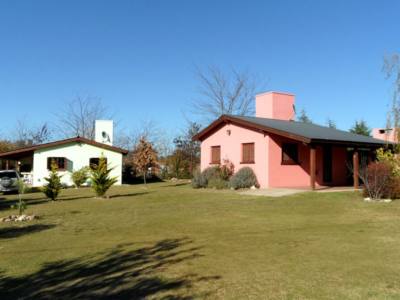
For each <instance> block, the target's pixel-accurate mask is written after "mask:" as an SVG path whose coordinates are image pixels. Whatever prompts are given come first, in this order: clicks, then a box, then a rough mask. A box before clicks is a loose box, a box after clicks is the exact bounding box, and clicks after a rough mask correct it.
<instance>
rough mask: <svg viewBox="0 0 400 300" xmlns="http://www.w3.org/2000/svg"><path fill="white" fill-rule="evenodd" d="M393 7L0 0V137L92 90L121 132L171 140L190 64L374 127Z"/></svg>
mask: <svg viewBox="0 0 400 300" xmlns="http://www.w3.org/2000/svg"><path fill="white" fill-rule="evenodd" d="M399 11H400V2H399V1H389V0H386V1H337V0H336V1H317V0H314V1H304V0H303V1H295V0H293V1H183V0H182V1H172V0H171V1H161V0H160V1H133V0H131V1H122V0H120V1H99V0H97V1H71V0H69V1H41V0H31V1H11V0H10V1H5V0H2V1H0V103H1V108H2V109H1V110H2V112H3V113H2V117H1V119H0V126H1V128H2V133H3V134H4V133H7V130H8V129H9V128H10V127H11V124H13V123H14V122H15V120H16V119H17V118H26V119H27V120H28V121H29V122H31V123H32V124H35V123H40V122H43V121H52V122H55V121H56V119H55V117H54V112H58V113H60V112H62V110H63V103H65V101H68V100H71V99H73V98H74V97H75V96H76V95H92V96H97V97H100V98H102V100H103V102H104V103H105V104H106V105H107V106H109V107H110V109H111V110H112V111H113V112H115V116H116V118H117V119H118V120H119V121H120V124H121V126H122V127H123V128H126V129H133V128H135V127H136V126H138V125H139V124H140V121H141V120H154V121H155V122H156V123H158V124H159V126H160V127H163V128H165V130H166V131H167V132H168V133H169V134H171V135H173V134H174V133H175V132H178V131H179V128H181V127H183V126H184V125H185V120H184V117H183V112H186V114H187V115H188V117H189V118H193V119H195V118H196V117H194V116H193V117H192V116H190V114H188V111H189V110H190V102H191V101H192V100H193V99H194V98H196V96H197V95H198V94H197V82H196V78H195V76H194V74H193V73H194V69H195V67H194V66H195V65H198V66H207V65H218V66H220V67H221V68H230V67H235V68H237V69H242V70H248V71H250V72H253V73H255V74H257V76H259V77H261V78H265V79H266V80H267V81H268V83H267V85H266V88H265V89H266V90H278V91H286V92H291V93H294V94H295V95H296V104H297V107H298V108H304V109H305V110H306V111H307V113H308V114H309V116H310V117H311V119H313V120H314V121H315V122H317V123H325V121H326V118H327V117H330V118H332V119H333V120H335V121H336V123H337V125H338V127H339V128H342V129H348V128H349V127H350V126H351V125H352V123H353V122H354V120H355V119H359V118H364V119H365V120H367V122H368V123H369V124H370V125H371V126H373V127H379V126H383V125H384V124H385V113H386V110H387V105H388V103H389V101H390V94H391V84H390V82H388V81H387V80H385V78H384V74H383V73H382V72H381V68H382V62H383V56H384V55H385V54H390V53H393V52H399V51H400V39H399V28H400V19H399V18H398V12H399Z"/></svg>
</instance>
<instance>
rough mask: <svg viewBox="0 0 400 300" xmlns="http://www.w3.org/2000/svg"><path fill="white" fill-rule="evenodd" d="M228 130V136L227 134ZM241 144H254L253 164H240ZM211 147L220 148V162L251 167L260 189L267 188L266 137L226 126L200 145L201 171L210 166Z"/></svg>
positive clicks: (237, 127)
mask: <svg viewBox="0 0 400 300" xmlns="http://www.w3.org/2000/svg"><path fill="white" fill-rule="evenodd" d="M228 130H230V135H229V134H228ZM242 143H254V157H255V163H254V164H242V163H241V158H242V145H241V144H242ZM211 146H221V162H223V160H224V159H229V160H230V161H231V162H232V163H233V164H234V167H235V172H236V171H238V170H239V169H240V168H242V167H245V166H248V167H251V168H252V169H253V170H254V172H255V174H256V176H257V179H258V182H259V184H260V186H261V187H263V188H265V187H267V186H268V172H267V170H268V136H267V135H264V133H260V132H257V131H253V130H248V129H246V128H243V127H239V126H236V125H233V124H226V125H224V126H223V127H221V128H219V129H218V130H216V131H215V132H214V133H212V134H211V135H210V136H208V137H207V138H206V139H205V140H204V141H202V143H201V170H204V169H205V168H207V167H210V166H212V164H210V162H211Z"/></svg>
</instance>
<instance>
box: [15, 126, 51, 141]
mask: <svg viewBox="0 0 400 300" xmlns="http://www.w3.org/2000/svg"><path fill="white" fill-rule="evenodd" d="M51 135H52V131H51V129H50V127H49V125H48V123H43V124H41V125H39V126H35V125H32V124H28V123H27V122H26V121H25V120H21V119H20V120H17V123H16V125H15V128H14V136H15V139H14V142H15V144H16V146H17V147H25V146H31V145H37V144H42V143H45V142H47V141H49V140H50V139H51Z"/></svg>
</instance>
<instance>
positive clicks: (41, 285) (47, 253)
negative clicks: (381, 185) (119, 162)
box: [0, 183, 400, 299]
mask: <svg viewBox="0 0 400 300" xmlns="http://www.w3.org/2000/svg"><path fill="white" fill-rule="evenodd" d="M110 195H111V196H112V197H111V198H110V199H96V198H93V193H92V191H91V190H90V189H87V188H83V189H79V190H75V189H69V190H65V191H63V193H62V197H61V199H62V200H61V201H58V202H55V203H51V202H47V201H45V200H44V199H43V196H42V194H40V193H35V194H29V195H25V198H26V199H27V202H28V213H30V214H37V215H39V216H41V219H39V220H37V221H34V222H31V223H25V224H8V223H6V224H0V299H17V298H19V297H27V298H28V299H29V298H31V299H33V298H34V299H60V298H64V299H87V298H96V299H104V298H110V299H123V298H127V299H136V298H146V299H147V298H148V299H191V298H208V299H260V298H262V299H399V298H400V250H399V249H400V234H399V233H400V217H399V216H400V201H395V202H392V203H387V204H386V203H385V204H382V203H379V204H374V203H364V202H363V201H362V200H361V197H360V195H359V194H357V193H352V192H348V193H302V194H297V195H293V196H288V197H282V198H267V197H250V196H244V195H239V194H237V193H235V192H233V191H215V190H193V189H191V188H190V186H188V185H183V184H172V183H155V184H149V185H148V186H147V187H145V186H143V185H135V186H121V187H114V188H113V189H112V190H111V193H110ZM1 197H2V196H0V198H1ZM3 198H4V199H0V216H6V215H8V214H10V213H11V212H12V211H10V210H9V209H8V207H9V205H10V204H11V203H12V202H13V201H14V200H15V198H16V197H15V196H13V195H9V196H4V197H3Z"/></svg>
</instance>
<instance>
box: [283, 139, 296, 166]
mask: <svg viewBox="0 0 400 300" xmlns="http://www.w3.org/2000/svg"><path fill="white" fill-rule="evenodd" d="M298 155H299V154H298V145H297V144H289V143H283V144H282V165H297V164H298V163H299V156H298Z"/></svg>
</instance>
